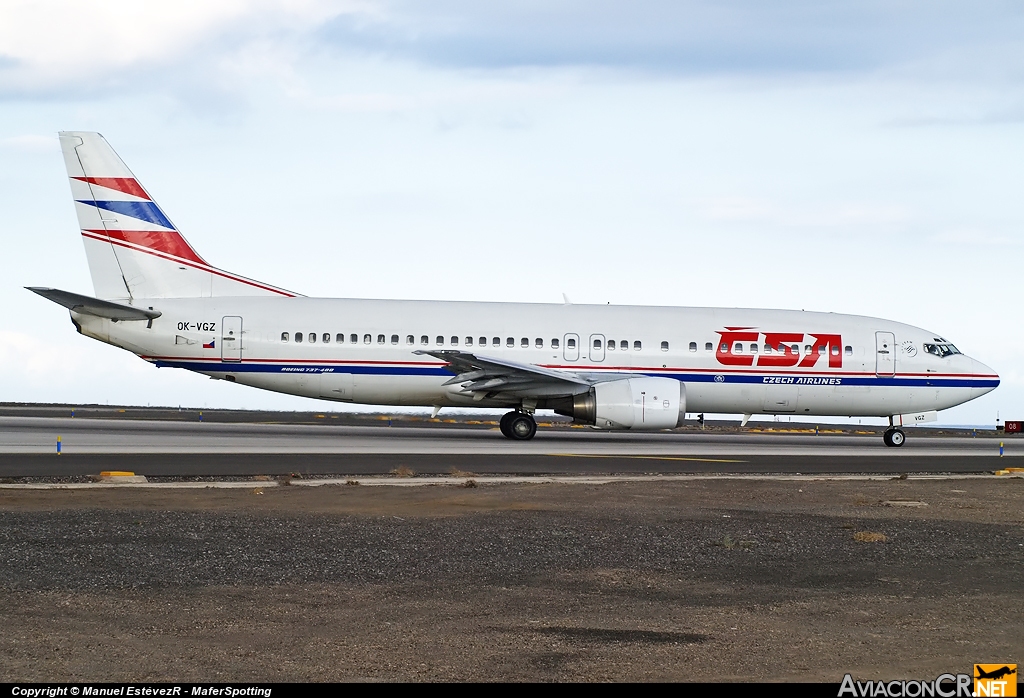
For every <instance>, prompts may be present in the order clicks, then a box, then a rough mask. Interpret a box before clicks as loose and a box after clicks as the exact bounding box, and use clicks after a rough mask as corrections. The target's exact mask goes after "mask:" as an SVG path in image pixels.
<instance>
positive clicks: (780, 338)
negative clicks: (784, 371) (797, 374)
mask: <svg viewBox="0 0 1024 698" xmlns="http://www.w3.org/2000/svg"><path fill="white" fill-rule="evenodd" d="M802 341H804V336H803V334H797V333H793V332H765V333H764V343H765V344H767V345H768V346H770V347H771V348H772V349H778V350H779V353H778V354H761V356H760V357H758V359H757V365H758V366H796V363H797V361H799V360H800V352H798V351H793V346H792V345H794V344H796V345H797V346H799V345H800V343H801V342H802Z"/></svg>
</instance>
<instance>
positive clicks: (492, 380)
mask: <svg viewBox="0 0 1024 698" xmlns="http://www.w3.org/2000/svg"><path fill="white" fill-rule="evenodd" d="M414 353H416V354H421V355H422V354H426V355H428V356H433V357H434V358H436V359H441V360H442V361H447V362H448V365H447V366H445V368H446V369H447V370H449V371H451V372H452V373H454V374H455V377H454V378H452V379H450V380H448V381H447V382H446V383H445V385H456V384H461V385H462V390H463V391H464V392H467V393H475V394H476V396H477V399H483V398H484V397H488V396H494V395H498V394H504V395H510V396H516V397H561V396H569V395H577V394H579V393H585V392H587V391H588V390H590V386H592V385H593V384H594V381H592V380H589V379H588V378H585V377H583V376H580V375H577V374H575V373H571V372H569V371H559V370H556V369H551V368H541V367H540V366H536V365H534V364H521V363H517V362H515V361H506V360H504V359H494V358H490V357H486V356H478V355H477V354H473V353H471V352H468V351H457V350H453V349H446V350H441V349H439V350H437V351H429V350H419V351H416V352H414Z"/></svg>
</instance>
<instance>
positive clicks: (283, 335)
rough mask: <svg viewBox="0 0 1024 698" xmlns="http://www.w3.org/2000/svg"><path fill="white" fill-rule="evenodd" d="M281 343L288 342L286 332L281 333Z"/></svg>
mask: <svg viewBox="0 0 1024 698" xmlns="http://www.w3.org/2000/svg"><path fill="white" fill-rule="evenodd" d="M281 341H282V342H287V341H288V333H287V332H282V333H281Z"/></svg>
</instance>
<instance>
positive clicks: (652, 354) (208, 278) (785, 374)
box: [30, 132, 999, 446]
mask: <svg viewBox="0 0 1024 698" xmlns="http://www.w3.org/2000/svg"><path fill="white" fill-rule="evenodd" d="M60 142H61V147H62V149H63V152H64V160H65V164H66V165H67V171H68V177H69V179H70V182H71V193H72V196H73V198H74V202H75V210H76V212H77V213H78V221H79V226H80V227H81V231H82V239H83V240H84V242H85V251H86V256H87V257H88V261H89V270H90V272H91V273H92V280H93V286H94V292H95V297H91V296H85V295H80V294H76V293H70V292H67V291H60V290H57V289H52V288H32V289H30V290H32V291H35V292H36V293H38V294H39V295H41V296H44V297H45V298H48V299H50V300H52V301H54V302H56V303H59V304H60V305H62V306H64V307H66V308H68V309H69V310H70V311H71V321H72V322H73V323H74V325H75V327H76V328H77V329H78V331H79V332H80V333H82V334H84V335H86V336H88V337H92V338H94V339H98V340H100V341H101V342H107V343H108V344H113V345H114V346H117V347H121V348H122V349H126V350H128V351H130V352H132V353H134V354H137V355H138V356H140V357H141V358H143V359H145V360H146V361H149V362H150V363H152V364H154V365H156V366H170V367H175V368H184V369H188V370H190V371H197V372H199V373H203V374H206V375H208V376H210V377H212V378H217V379H222V380H227V381H232V382H235V383H241V384H244V385H249V386H253V387H257V388H264V389H266V390H274V391H278V392H282V393H289V394H292V395H303V396H306V397H312V398H320V399H324V400H334V401H338V402H353V403H364V404H371V405H411V406H423V407H433V408H434V410H435V414H436V410H438V409H440V408H441V407H444V406H457V407H480V408H509V409H510V410H511V411H510V412H508V414H506V415H505V416H504V417H502V419H501V432H502V434H504V435H505V436H506V437H508V438H510V439H518V440H525V439H531V438H533V436H534V434H535V433H536V431H537V425H536V422H535V421H534V417H533V415H534V413H535V411H536V410H554V411H555V412H557V413H558V414H562V415H568V416H571V417H572V418H573V419H574V420H575V421H577V422H580V423H584V424H589V425H591V426H594V427H597V428H599V429H630V430H633V431H644V430H646V431H654V430H661V429H671V428H673V427H676V426H678V425H680V424H681V422H682V420H683V417H684V416H685V414H686V413H687V412H694V413H703V412H715V413H734V414H743V415H744V423H746V420H747V419H749V418H750V416H751V415H754V414H768V415H793V416H796V417H809V416H812V415H815V416H817V415H834V416H873V417H887V418H889V424H890V427H889V429H888V430H886V432H885V436H884V441H885V444H886V445H888V446H901V445H902V444H903V442H904V440H905V438H906V436H905V433H904V432H903V430H902V429H901V428H900V427H902V426H904V425H906V424H908V423H918V422H928V421H932V420H934V419H936V415H937V411H938V410H942V409H946V408H949V407H953V406H954V405H959V404H961V403H963V402H966V401H968V400H972V399H974V398H976V397H979V396H980V395H984V394H985V393H987V392H989V391H991V390H993V389H994V388H995V387H996V386H997V385H999V376H997V375H996V374H995V372H993V371H992V369H990V368H988V367H987V366H984V365H982V364H981V363H979V362H978V361H975V360H974V359H971V358H969V357H967V356H965V355H963V354H961V353H960V352H959V351H958V350H957V349H956V347H955V346H953V344H952V343H950V342H949V341H947V340H946V339H945V338H943V337H942V336H941V335H940V334H937V333H935V332H929V331H927V330H922V329H919V328H917V327H911V326H910V325H904V324H901V323H897V322H891V321H889V320H880V319H876V318H870V317H860V316H854V315H837V314H834V313H814V312H802V311H799V312H798V311H790V310H748V309H741V308H671V307H640V306H611V305H573V304H569V303H568V302H566V303H565V304H551V305H545V304H527V303H472V302H439V301H395V300H360V299H333V298H307V297H304V296H301V295H299V294H297V293H293V292H291V291H286V290H284V289H282V288H278V287H276V286H272V285H270V284H267V283H262V282H259V281H253V280H252V279H247V278H245V277H243V276H239V275H238V274H234V273H230V272H226V271H223V270H221V269H218V268H216V267H213V266H211V265H210V264H208V263H207V262H206V261H205V260H204V259H203V258H202V257H200V256H199V254H198V253H197V252H196V251H195V250H194V249H193V248H192V246H191V245H189V243H188V242H186V240H185V238H184V237H183V236H182V234H181V233H180V232H179V231H178V229H177V228H176V227H175V226H174V224H173V223H172V222H171V220H170V219H169V218H168V217H167V215H166V214H165V213H164V211H163V210H162V209H161V208H160V207H159V206H158V205H157V204H156V203H155V202H154V201H153V199H152V197H151V196H150V195H149V193H148V192H147V191H146V189H145V188H143V186H142V185H141V184H140V183H139V181H138V180H137V179H136V178H135V176H134V175H133V174H132V173H131V171H130V170H129V169H128V168H127V167H126V166H125V164H124V163H123V162H122V161H121V159H120V158H119V157H118V156H117V154H116V153H114V151H113V149H111V147H110V146H109V145H108V144H107V141H106V140H105V139H104V138H103V137H102V136H101V135H100V134H98V133H86V132H65V133H61V134H60Z"/></svg>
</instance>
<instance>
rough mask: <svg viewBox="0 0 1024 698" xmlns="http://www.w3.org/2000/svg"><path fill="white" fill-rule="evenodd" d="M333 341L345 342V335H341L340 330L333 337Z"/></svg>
mask: <svg viewBox="0 0 1024 698" xmlns="http://www.w3.org/2000/svg"><path fill="white" fill-rule="evenodd" d="M334 341H335V342H337V343H338V344H344V343H345V335H343V334H342V333H341V332H339V333H338V336H337V337H335V338H334Z"/></svg>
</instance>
